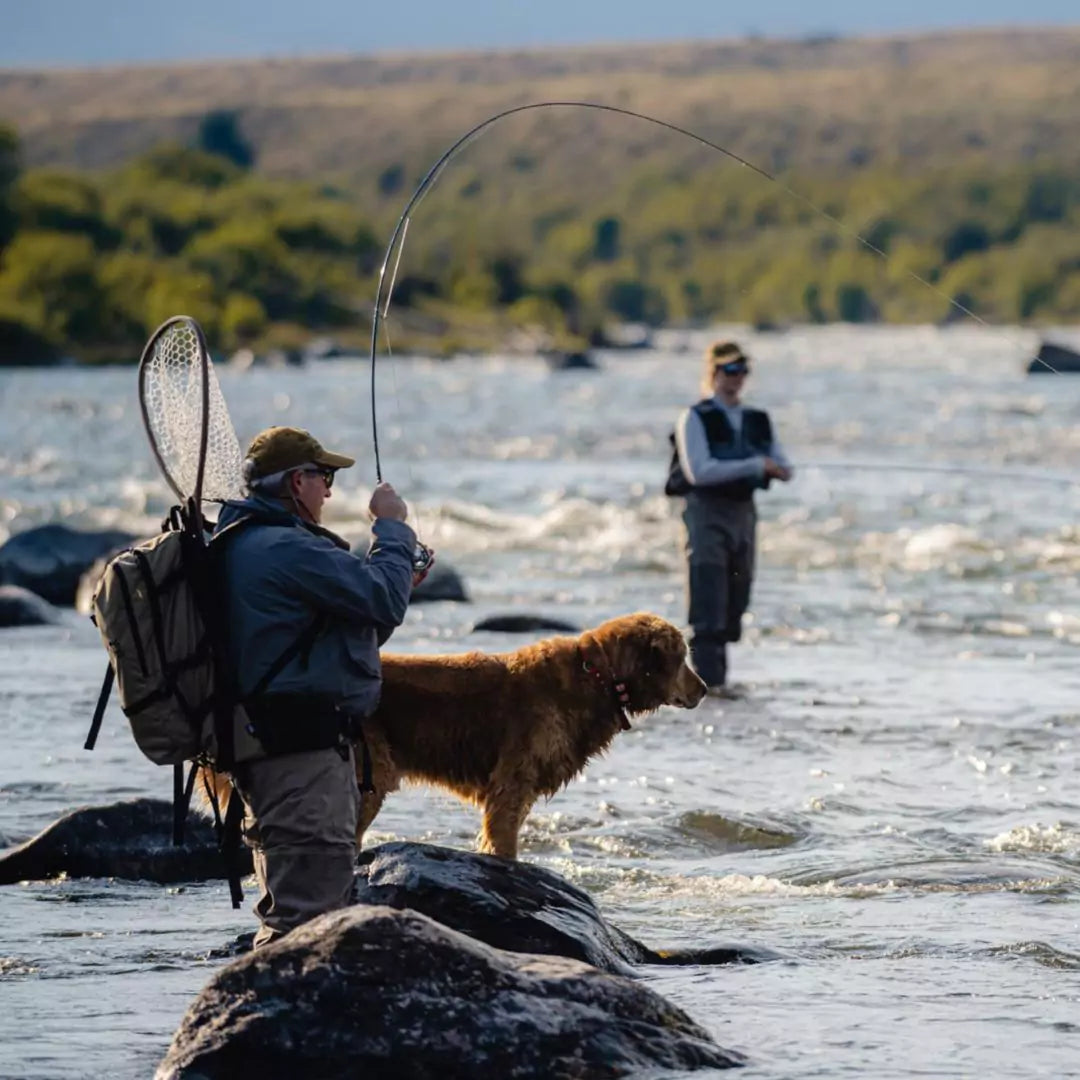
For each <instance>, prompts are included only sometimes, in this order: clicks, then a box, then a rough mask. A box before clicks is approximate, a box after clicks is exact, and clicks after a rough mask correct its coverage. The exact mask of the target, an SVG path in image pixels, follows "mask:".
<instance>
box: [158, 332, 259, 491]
mask: <svg viewBox="0 0 1080 1080" xmlns="http://www.w3.org/2000/svg"><path fill="white" fill-rule="evenodd" d="M202 372H203V357H202V344H201V341H200V336H199V333H198V330H197V329H196V327H195V324H194V323H193V322H191V321H190V320H188V319H183V320H179V321H177V322H175V323H173V324H172V325H171V326H169V327H168V328H167V329H166V330H165V331H164V332H163V333H162V334H161V335H160V336H159V337H158V339H157V341H156V343H155V344H154V348H153V349H152V350H151V352H150V354H149V355H148V356H147V357H145V358H144V359H143V366H142V372H141V374H140V382H139V392H140V394H141V395H142V401H143V408H144V410H145V414H146V424H147V428H148V434H149V436H150V438H151V439H152V440H153V442H154V445H155V446H156V447H157V452H158V456H159V457H160V459H161V462H162V464H163V465H164V467H165V470H166V472H167V473H168V476H169V478H170V479H171V481H172V484H173V486H174V487H175V488H177V489H179V491H180V492H181V493H182V494H183V496H184V497H185V498H186V497H187V496H190V495H192V494H193V493H194V491H195V481H196V478H197V476H198V471H199V443H200V439H201V437H202V380H203V375H202ZM206 373H207V379H208V383H209V398H210V424H209V431H208V435H207V441H206V465H205V468H204V471H203V489H202V497H203V499H204V500H215V499H234V498H237V497H239V496H241V495H242V494H243V479H242V474H241V466H242V455H241V452H240V444H239V442H238V441H237V439H236V432H235V431H234V429H233V425H232V420H230V419H229V410H228V409H227V408H226V406H225V398H224V396H223V395H222V393H221V386H220V385H219V384H218V380H217V375H216V374H215V372H214V365H213V363H212V362H211V360H210V357H209V356H207V357H206Z"/></svg>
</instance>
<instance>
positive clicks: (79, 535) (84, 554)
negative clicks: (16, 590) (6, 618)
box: [0, 524, 135, 607]
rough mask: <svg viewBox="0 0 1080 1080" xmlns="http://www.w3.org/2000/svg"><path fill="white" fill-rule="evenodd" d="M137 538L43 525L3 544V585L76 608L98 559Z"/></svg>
mask: <svg viewBox="0 0 1080 1080" xmlns="http://www.w3.org/2000/svg"><path fill="white" fill-rule="evenodd" d="M134 541H135V537H134V536H133V535H132V534H131V533H127V532H122V531H121V530H119V529H104V530H101V531H97V532H80V531H78V530H76V529H71V528H69V527H68V526H67V525H59V524H53V525H39V526H38V527H37V528H34V529H27V530H26V532H21V533H16V534H15V535H14V536H13V537H11V539H10V540H8V542H7V543H6V544H4V546H3V547H0V585H19V586H21V587H22V588H24V589H29V590H30V591H31V592H33V593H37V595H38V596H40V597H42V598H44V599H45V600H48V601H49V603H50V604H57V605H59V606H61V607H72V606H73V605H74V603H75V594H76V592H77V591H78V588H79V580H80V578H81V577H82V576H83V574H84V573H85V572H86V571H87V570H88V569H89V568H90V567H91V566H92V565H93V563H94V562H95V560H97V559H99V558H101V557H102V556H105V555H110V554H113V553H115V552H117V551H120V550H121V549H122V548H125V547H128V546H129V545H131V544H132V543H134Z"/></svg>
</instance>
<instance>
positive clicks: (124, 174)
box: [0, 114, 1080, 363]
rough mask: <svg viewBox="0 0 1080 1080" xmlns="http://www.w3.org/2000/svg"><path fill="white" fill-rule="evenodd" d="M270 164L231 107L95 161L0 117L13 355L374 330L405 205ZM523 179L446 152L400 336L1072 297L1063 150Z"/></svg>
mask: <svg viewBox="0 0 1080 1080" xmlns="http://www.w3.org/2000/svg"><path fill="white" fill-rule="evenodd" d="M255 164H256V163H255V162H254V161H253V156H252V154H251V152H250V149H249V148H248V147H247V146H246V144H244V142H243V140H242V139H241V138H240V137H239V134H238V132H237V131H236V130H235V129H234V127H233V126H231V125H230V121H229V118H228V116H227V115H223V114H212V115H211V116H210V117H208V118H207V120H206V121H205V122H204V124H203V125H202V128H201V129H200V140H199V144H198V145H196V146H189V147H186V146H180V145H172V144H170V145H162V146H160V147H158V148H157V149H155V150H153V151H152V152H150V153H148V154H146V155H144V156H142V157H139V158H137V159H135V160H132V161H130V162H129V163H127V164H126V165H125V166H123V167H122V168H119V169H115V170H111V171H107V172H96V173H93V172H75V171H60V170H54V169H21V168H20V165H19V148H18V139H17V136H16V133H15V131H14V130H12V129H11V128H4V127H0V362H7V363H19V362H27V361H33V360H39V359H47V358H54V357H58V356H74V357H76V358H77V359H80V360H86V361H101V360H132V359H134V358H136V357H137V356H138V353H139V350H140V348H141V346H142V344H143V343H144V342H145V340H146V338H147V337H148V336H149V334H150V332H151V331H152V330H153V328H154V327H156V326H157V325H158V324H159V323H161V322H162V321H163V320H164V319H166V318H167V317H169V316H170V315H174V314H177V313H181V312H183V313H186V314H190V315H192V316H194V317H195V318H197V319H198V320H199V321H200V323H201V324H202V325H203V327H204V329H205V331H206V333H207V335H208V337H209V339H210V341H211V343H212V344H213V345H214V347H215V348H218V349H222V350H227V349H232V348H235V347H237V346H240V345H251V346H253V347H257V348H258V347H263V346H267V345H273V344H292V343H295V344H299V343H301V342H302V341H303V340H304V339H305V338H307V337H309V336H311V335H313V334H317V333H318V334H322V333H333V334H335V335H337V336H339V337H341V338H342V339H343V340H345V341H346V342H349V343H353V344H357V345H359V344H360V343H361V342H362V341H363V340H364V337H365V335H366V334H367V333H368V332H369V326H370V322H369V320H370V311H371V305H372V302H373V299H374V295H375V287H376V275H377V272H378V268H379V265H380V263H381V260H382V251H383V247H384V245H385V242H386V238H388V237H389V234H390V229H391V227H392V224H393V219H392V218H387V217H386V211H385V210H379V209H375V210H370V209H367V208H365V207H364V206H363V205H362V203H361V200H360V196H359V195H358V194H357V193H356V192H354V191H352V190H350V189H348V188H347V187H343V186H340V187H339V186H334V185H331V184H318V183H312V182H309V181H303V182H301V181H287V180H281V179H269V178H267V177H265V176H263V175H260V173H259V172H258V170H257V168H256V167H255ZM523 168H527V164H526V165H525V166H523ZM409 179H411V178H409ZM514 181H515V177H514V175H513V169H510V170H504V171H502V172H497V171H482V170H479V169H477V168H476V167H475V166H474V167H473V169H471V170H470V168H468V167H467V166H464V165H463V166H457V164H456V163H455V164H454V165H452V166H451V168H450V169H448V170H447V172H446V174H445V177H444V178H443V180H442V181H441V183H440V185H439V187H438V188H437V189H436V190H435V191H434V192H433V193H432V194H431V195H429V197H428V198H427V199H426V200H425V201H424V203H422V204H421V207H420V208H419V209H418V211H417V213H416V215H415V216H414V220H413V221H412V222H411V223H410V230H409V235H408V243H407V247H406V252H405V256H404V258H403V259H402V263H401V266H400V268H399V270H398V274H397V279H396V287H395V292H394V308H393V310H392V315H391V319H390V320H389V322H388V326H389V328H390V329H391V331H392V332H393V333H395V334H398V335H399V336H398V337H396V338H395V341H394V344H395V346H396V347H401V348H408V347H416V348H423V349H427V350H441V351H450V350H453V349H456V348H468V347H477V348H484V347H488V348H490V347H495V346H498V345H499V344H500V343H502V342H505V341H506V340H507V337H508V335H512V334H513V333H514V331H515V330H518V331H530V332H533V331H543V333H544V334H545V335H546V336H547V338H548V339H549V340H551V341H553V342H555V343H559V342H569V341H578V340H585V339H591V340H593V341H597V340H601V339H602V336H603V332H604V327H605V326H607V325H609V324H611V323H612V322H616V321H632V322H644V323H649V324H652V325H661V324H701V323H703V322H707V321H710V320H721V319H722V320H739V321H748V322H752V323H755V324H758V325H768V324H787V323H805V322H827V321H836V320H842V321H851V322H876V321H883V322H941V321H944V320H947V319H949V318H952V317H957V316H958V315H959V309H958V308H957V307H956V306H954V303H953V302H955V304H960V305H963V307H965V308H967V309H969V310H971V311H973V312H975V313H976V314H977V315H978V316H979V317H981V318H984V319H986V320H987V321H991V322H1010V323H1013V322H1040V321H1045V322H1062V321H1070V320H1074V319H1077V318H1080V179H1078V178H1077V177H1076V176H1075V174H1074V173H1073V171H1072V170H1070V169H1068V168H1066V167H1064V166H1060V165H1055V164H1054V163H1053V162H1032V163H1028V164H1025V165H1023V166H1012V167H1009V168H1002V169H1000V170H996V171H987V169H986V168H985V167H980V166H977V165H974V164H971V163H968V164H958V165H956V166H953V167H950V168H943V169H937V170H935V171H934V172H933V173H929V172H928V173H925V174H921V175H902V174H899V173H897V172H895V171H890V170H887V169H874V168H869V167H868V168H866V169H864V170H861V171H857V172H855V173H850V172H849V173H847V174H845V175H843V176H840V175H824V174H815V175H799V174H798V173H791V174H785V176H784V177H783V185H780V184H775V183H771V182H769V181H768V180H767V179H765V178H763V177H761V176H759V175H756V174H754V173H753V172H752V171H751V170H748V169H745V168H741V167H738V166H737V165H735V164H732V163H727V162H725V163H722V164H720V165H717V166H715V167H702V168H695V169H686V168H685V167H683V166H678V165H674V164H673V165H670V166H668V167H667V168H665V167H664V166H663V165H658V164H657V163H656V162H643V163H642V164H641V165H640V166H639V167H636V168H634V169H631V170H629V172H628V173H627V175H626V176H625V178H624V179H623V181H622V182H621V183H620V184H619V185H618V186H616V187H615V188H613V189H612V190H609V191H606V192H604V193H603V195H602V197H598V196H590V197H588V198H585V199H577V198H575V196H574V192H573V191H572V190H566V189H559V190H552V191H550V192H547V193H543V194H540V195H538V194H537V192H536V191H535V190H534V189H531V188H528V187H527V186H525V185H521V186H520V188H519V187H518V186H517V185H516V184H515V182H514ZM410 186H411V185H410V183H408V182H405V183H403V184H402V185H401V190H402V202H404V198H405V193H406V192H407V190H408V189H409V188H410ZM793 193H797V194H793Z"/></svg>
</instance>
